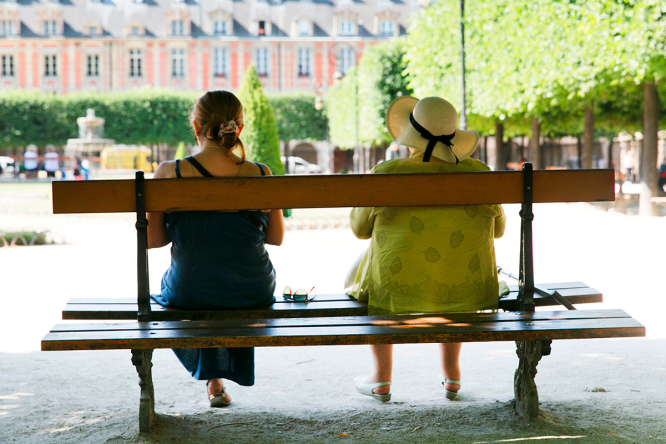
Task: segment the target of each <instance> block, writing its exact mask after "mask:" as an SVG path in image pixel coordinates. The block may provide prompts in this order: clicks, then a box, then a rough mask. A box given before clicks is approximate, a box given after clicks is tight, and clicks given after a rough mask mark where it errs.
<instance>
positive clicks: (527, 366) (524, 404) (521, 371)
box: [513, 341, 551, 421]
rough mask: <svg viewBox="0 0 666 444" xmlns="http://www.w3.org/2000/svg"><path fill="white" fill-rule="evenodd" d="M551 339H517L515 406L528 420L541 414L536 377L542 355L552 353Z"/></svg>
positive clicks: (514, 384) (514, 383) (514, 380)
mask: <svg viewBox="0 0 666 444" xmlns="http://www.w3.org/2000/svg"><path fill="white" fill-rule="evenodd" d="M550 342H551V341H516V346H517V350H516V354H517V355H518V368H517V369H516V373H515V375H514V378H513V389H514V393H515V397H516V399H515V404H514V407H515V409H516V411H517V412H518V414H519V415H520V416H522V417H523V418H525V419H527V420H528V421H529V420H530V419H532V418H536V417H537V416H539V393H538V392H537V387H536V383H535V382H534V377H535V376H536V374H537V369H536V367H537V364H538V363H539V360H540V359H541V356H543V355H548V354H550Z"/></svg>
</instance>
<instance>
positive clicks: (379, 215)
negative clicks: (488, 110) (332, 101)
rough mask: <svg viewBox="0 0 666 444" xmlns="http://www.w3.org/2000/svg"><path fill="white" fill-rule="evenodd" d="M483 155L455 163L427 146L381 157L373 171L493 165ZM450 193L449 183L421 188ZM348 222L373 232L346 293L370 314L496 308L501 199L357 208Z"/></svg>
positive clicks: (358, 232) (367, 234) (360, 232)
mask: <svg viewBox="0 0 666 444" xmlns="http://www.w3.org/2000/svg"><path fill="white" fill-rule="evenodd" d="M489 170H490V168H489V167H488V166H487V165H485V164H484V163H483V162H480V161H478V160H474V159H470V158H468V159H465V160H463V161H461V162H460V163H459V164H458V165H454V164H452V163H448V162H444V161H442V160H439V159H437V158H434V157H433V158H431V160H430V162H423V152H422V151H415V152H414V154H412V156H411V157H409V158H408V159H394V160H390V161H388V162H383V163H381V164H379V165H377V166H376V167H375V168H374V169H373V170H372V172H373V173H451V172H466V171H489ZM424 191H427V192H439V193H447V192H451V191H448V190H424ZM350 222H351V228H352V231H353V232H354V235H355V236H356V237H358V238H359V239H368V238H372V240H371V242H370V246H369V248H368V250H367V252H366V253H365V255H364V256H363V257H362V259H361V261H360V264H359V266H358V269H357V270H356V273H355V275H353V276H351V277H352V279H351V282H350V283H349V284H350V288H348V290H347V293H348V294H350V295H351V296H353V297H355V298H356V299H358V300H367V301H368V306H369V313H370V314H386V313H435V312H450V311H476V310H486V309H496V308H497V306H498V302H499V295H498V282H497V267H496V265H495V246H494V241H493V239H494V238H499V237H501V236H502V235H503V234H504V227H505V225H506V216H505V215H504V211H503V209H502V207H501V205H465V206H446V207H373V208H354V209H353V210H352V212H351V215H350Z"/></svg>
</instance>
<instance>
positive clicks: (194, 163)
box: [185, 156, 214, 177]
mask: <svg viewBox="0 0 666 444" xmlns="http://www.w3.org/2000/svg"><path fill="white" fill-rule="evenodd" d="M185 160H187V161H188V162H190V164H192V166H193V167H194V168H196V169H197V171H198V172H200V173H201V175H202V176H203V177H214V176H213V175H212V174H210V173H209V172H208V170H207V169H206V168H204V167H203V165H201V164H200V163H199V161H198V160H197V159H195V158H194V157H192V156H187V157H186V158H185Z"/></svg>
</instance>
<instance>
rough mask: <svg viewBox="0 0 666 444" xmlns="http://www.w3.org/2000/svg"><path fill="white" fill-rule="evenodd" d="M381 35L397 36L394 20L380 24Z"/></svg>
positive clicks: (383, 21)
mask: <svg viewBox="0 0 666 444" xmlns="http://www.w3.org/2000/svg"><path fill="white" fill-rule="evenodd" d="M379 35H382V36H386V37H388V36H394V35H395V22H394V21H393V20H382V21H380V22H379Z"/></svg>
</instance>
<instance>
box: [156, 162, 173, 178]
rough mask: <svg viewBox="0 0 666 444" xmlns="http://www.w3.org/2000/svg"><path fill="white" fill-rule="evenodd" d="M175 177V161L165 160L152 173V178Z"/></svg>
mask: <svg viewBox="0 0 666 444" xmlns="http://www.w3.org/2000/svg"><path fill="white" fill-rule="evenodd" d="M172 177H176V161H175V160H167V161H166V162H162V163H160V164H159V166H158V167H157V169H156V170H155V174H154V175H153V178H154V179H169V178H172Z"/></svg>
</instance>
